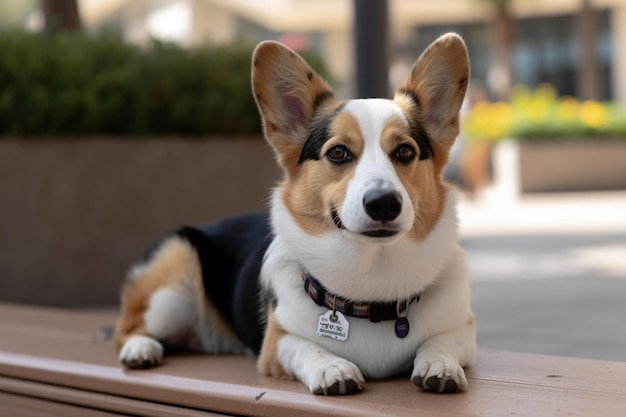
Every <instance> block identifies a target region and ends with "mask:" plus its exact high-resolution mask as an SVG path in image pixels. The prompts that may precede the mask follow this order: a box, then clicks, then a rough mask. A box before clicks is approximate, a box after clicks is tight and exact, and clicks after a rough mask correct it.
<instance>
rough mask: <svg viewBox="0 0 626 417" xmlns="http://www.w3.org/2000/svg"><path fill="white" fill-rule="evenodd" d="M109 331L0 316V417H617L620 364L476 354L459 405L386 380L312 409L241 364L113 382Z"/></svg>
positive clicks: (21, 312)
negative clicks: (104, 335) (101, 333)
mask: <svg viewBox="0 0 626 417" xmlns="http://www.w3.org/2000/svg"><path fill="white" fill-rule="evenodd" d="M113 319H114V317H113V316H112V315H107V314H96V313H84V312H76V311H65V310H54V309H46V308H36V307H25V306H17V305H8V304H5V305H2V304H0V416H11V417H21V416H37V417H50V416H77V417H78V416H81V417H82V416H113V415H127V416H130V415H132V416H163V417H168V416H182V415H184V416H216V415H239V416H322V415H337V416H404V415H406V416H409V415H410V416H441V417H443V416H533V417H540V416H601V417H609V416H626V363H618V362H606V361H596V360H582V359H571V358H561V357H549V356H539V355H531V354H522V353H510V352H500V351H485V350H483V351H479V353H478V355H477V356H476V358H475V360H474V361H473V362H472V365H471V367H470V368H469V369H468V370H467V373H468V379H469V383H470V388H469V391H468V392H465V393H462V394H452V395H435V394H428V393H424V392H421V391H419V390H418V389H417V388H416V387H414V386H413V385H412V384H411V383H410V382H409V381H408V379H397V380H393V381H386V382H369V383H368V384H367V385H366V388H365V390H364V391H363V392H362V393H359V394H356V395H352V396H348V397H321V396H314V395H312V394H310V393H309V392H308V391H307V390H306V388H305V387H304V385H302V384H301V383H299V382H293V381H281V380H276V379H273V378H269V377H263V376H260V375H258V374H257V373H256V371H255V365H254V362H255V360H254V358H250V357H238V356H213V357H211V356H202V355H181V356H175V357H168V358H167V359H166V361H165V363H164V365H163V366H162V367H159V368H157V369H153V370H138V371H129V370H124V369H123V368H122V367H121V366H120V365H119V364H118V363H117V359H116V354H115V351H114V348H113V343H112V341H111V340H103V339H102V338H99V337H98V334H99V331H100V329H101V328H102V327H104V326H108V325H111V324H112V323H113Z"/></svg>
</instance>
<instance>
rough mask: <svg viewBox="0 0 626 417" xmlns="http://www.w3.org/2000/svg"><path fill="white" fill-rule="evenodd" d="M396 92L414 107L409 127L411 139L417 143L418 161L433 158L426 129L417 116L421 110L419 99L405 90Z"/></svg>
mask: <svg viewBox="0 0 626 417" xmlns="http://www.w3.org/2000/svg"><path fill="white" fill-rule="evenodd" d="M398 92H400V93H402V94H404V95H405V96H407V97H409V98H410V99H411V101H412V102H413V105H414V106H415V114H412V115H409V126H410V130H411V137H412V138H413V140H414V141H415V142H416V143H417V146H418V148H419V150H420V157H419V160H420V161H423V160H424V159H428V158H432V157H433V156H434V152H433V147H432V145H431V142H430V136H429V135H428V132H426V129H424V127H423V126H422V123H421V117H420V116H419V113H418V112H419V109H420V108H421V104H420V99H419V97H417V95H416V94H415V93H414V92H413V91H411V90H409V89H406V88H401V89H399V90H398Z"/></svg>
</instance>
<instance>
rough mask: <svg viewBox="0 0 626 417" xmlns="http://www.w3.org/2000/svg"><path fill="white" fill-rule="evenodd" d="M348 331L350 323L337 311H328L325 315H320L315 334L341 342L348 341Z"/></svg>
mask: <svg viewBox="0 0 626 417" xmlns="http://www.w3.org/2000/svg"><path fill="white" fill-rule="evenodd" d="M349 329H350V323H349V322H348V319H346V317H345V316H344V315H343V314H341V313H340V312H339V311H335V312H334V313H333V311H332V310H328V311H327V312H326V313H323V314H320V317H319V320H318V322H317V333H316V334H317V335H318V336H325V337H330V338H331V339H335V340H340V341H342V342H343V341H345V340H346V339H348V330H349Z"/></svg>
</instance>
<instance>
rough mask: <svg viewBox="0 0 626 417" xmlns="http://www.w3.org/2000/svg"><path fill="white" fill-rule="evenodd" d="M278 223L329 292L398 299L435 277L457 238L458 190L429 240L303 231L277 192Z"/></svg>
mask: <svg viewBox="0 0 626 417" xmlns="http://www.w3.org/2000/svg"><path fill="white" fill-rule="evenodd" d="M273 198H274V201H273V205H272V212H271V218H272V224H273V227H274V230H275V231H276V238H275V239H277V240H279V241H280V244H281V246H282V247H283V248H284V250H285V251H286V252H288V253H285V254H284V256H286V257H288V258H289V259H291V260H293V261H296V262H298V263H300V265H302V266H303V267H304V268H306V270H307V271H309V272H310V273H311V274H312V275H313V276H315V277H316V278H317V279H318V280H319V281H320V283H321V284H322V285H323V286H324V287H325V288H327V289H328V291H330V292H332V293H336V294H342V295H345V296H347V297H350V298H352V299H357V300H380V301H394V300H398V299H402V298H403V297H406V296H407V294H416V293H420V292H421V291H422V290H423V289H424V288H425V287H426V286H428V285H429V284H430V283H431V282H433V280H434V279H435V277H436V275H437V273H438V272H439V271H440V270H441V268H442V265H443V264H444V262H445V261H446V260H447V258H448V257H449V254H450V252H451V251H452V250H453V248H455V247H456V245H457V243H456V241H457V215H456V204H455V203H456V201H455V200H456V195H455V192H454V191H452V190H450V191H448V192H447V196H446V201H445V205H444V209H443V212H442V214H441V218H440V220H439V222H438V223H437V225H436V226H435V228H434V229H433V230H432V231H431V233H430V234H429V235H428V236H427V237H426V238H425V239H424V240H423V241H416V240H414V239H410V238H407V237H405V238H401V239H400V240H398V241H397V242H395V243H393V244H391V245H378V244H373V243H366V242H363V241H361V240H359V239H352V238H350V236H349V235H347V233H349V232H346V231H341V230H337V231H333V232H330V233H326V234H323V235H319V236H311V235H308V234H306V233H305V232H303V231H302V230H301V229H300V228H299V227H298V226H297V224H296V223H295V222H294V221H293V219H292V218H291V216H290V215H289V211H288V210H287V208H286V207H285V205H284V204H283V202H282V200H281V197H280V193H278V192H276V193H275V194H274V197H273Z"/></svg>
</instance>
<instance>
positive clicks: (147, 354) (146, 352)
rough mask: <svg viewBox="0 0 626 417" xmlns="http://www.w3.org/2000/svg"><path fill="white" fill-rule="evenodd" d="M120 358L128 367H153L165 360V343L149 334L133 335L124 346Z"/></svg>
mask: <svg viewBox="0 0 626 417" xmlns="http://www.w3.org/2000/svg"><path fill="white" fill-rule="evenodd" d="M119 360H120V362H121V363H122V364H123V365H124V366H126V367H128V368H133V369H139V368H152V367H154V366H157V365H159V364H160V363H161V362H162V361H163V345H161V344H160V343H159V342H158V341H157V340H155V339H153V338H151V337H148V336H133V337H131V338H130V339H128V341H127V342H126V343H125V344H124V346H123V347H122V350H121V351H120V356H119Z"/></svg>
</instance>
